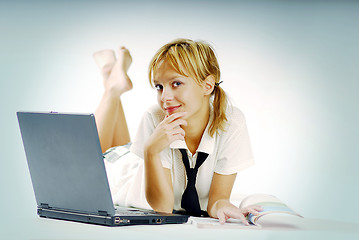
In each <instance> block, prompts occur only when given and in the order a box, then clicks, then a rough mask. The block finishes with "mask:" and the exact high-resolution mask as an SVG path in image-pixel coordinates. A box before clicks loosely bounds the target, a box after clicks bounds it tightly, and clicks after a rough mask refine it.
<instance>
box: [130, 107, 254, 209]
mask: <svg viewBox="0 0 359 240" xmlns="http://www.w3.org/2000/svg"><path fill="white" fill-rule="evenodd" d="M212 112H213V110H211V112H210V120H209V122H208V125H207V127H206V129H205V132H204V134H203V136H202V139H201V142H200V144H199V146H198V149H197V151H196V153H195V154H194V155H192V153H191V152H190V151H189V150H188V147H187V145H186V143H185V142H184V141H176V142H173V143H172V144H171V145H170V147H168V148H166V149H164V150H163V151H162V152H161V153H160V158H161V162H162V166H163V167H165V168H168V169H171V174H172V184H173V191H174V197H175V202H174V209H175V210H181V209H182V208H181V198H182V194H183V192H184V190H185V188H186V184H187V183H186V181H187V177H186V172H185V168H184V165H183V162H182V156H181V153H180V151H179V150H178V149H179V148H184V149H187V154H188V158H189V162H190V166H191V167H194V166H195V163H196V158H197V152H198V151H200V152H205V153H208V154H209V155H208V157H207V159H206V161H205V162H204V163H203V164H202V166H201V167H200V168H199V170H198V174H197V180H196V189H197V192H198V196H199V199H200V205H201V209H202V210H205V211H206V210H207V204H208V195H209V190H210V187H211V183H212V178H213V173H218V174H223V175H229V174H234V173H237V172H239V171H241V170H243V169H245V168H247V167H249V166H251V165H253V164H254V161H253V154H252V150H251V145H250V141H249V136H248V130H247V126H246V121H245V118H244V115H243V113H242V112H241V111H240V110H239V109H238V108H236V107H229V108H228V110H227V119H228V124H227V126H226V130H225V131H219V133H218V134H215V135H214V136H213V137H211V136H210V135H209V133H208V128H209V126H210V123H211V121H212V118H213V117H212V115H213V114H212ZM164 118H165V113H164V112H163V110H162V109H161V108H160V107H159V106H157V105H156V106H153V107H151V108H149V109H148V110H147V111H146V112H145V114H144V116H143V118H142V121H141V123H140V126H139V128H138V131H137V135H136V138H135V141H134V142H133V143H132V146H131V149H130V150H131V152H133V153H135V154H136V155H138V156H139V157H140V158H142V159H143V158H144V155H143V154H144V153H143V152H144V144H145V142H146V141H147V139H148V138H149V137H150V136H151V134H152V133H153V131H154V129H155V128H156V126H157V125H158V124H159V123H160V122H161V121H162V120H163V119H164Z"/></svg>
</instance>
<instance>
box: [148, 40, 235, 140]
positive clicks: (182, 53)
mask: <svg viewBox="0 0 359 240" xmlns="http://www.w3.org/2000/svg"><path fill="white" fill-rule="evenodd" d="M164 60H166V61H167V62H168V63H169V64H170V65H171V66H172V67H173V69H174V70H175V71H176V72H178V73H179V74H181V75H183V76H186V77H191V78H193V79H194V80H195V81H196V82H197V83H198V84H199V85H202V84H203V82H204V80H205V79H206V78H207V77H208V76H210V75H212V76H213V77H214V79H215V83H216V85H215V87H214V90H213V92H212V95H213V103H212V104H213V113H214V114H213V115H214V116H213V121H212V123H211V125H210V127H209V134H210V135H211V136H212V137H213V135H214V134H215V133H218V130H223V131H224V129H225V124H226V122H227V116H226V109H227V104H228V101H227V96H226V93H225V92H224V91H223V89H222V88H221V87H220V86H219V80H220V75H221V72H220V70H219V65H218V61H217V57H216V55H215V52H214V50H213V48H212V47H211V46H210V45H209V44H208V43H206V42H203V41H193V40H190V39H176V40H174V41H172V42H170V43H167V44H166V45H164V46H163V47H161V48H160V49H159V50H158V51H157V52H156V54H155V56H154V57H153V58H152V60H151V62H150V65H149V68H148V76H149V80H150V84H151V86H152V87H153V86H154V84H153V76H154V75H155V72H156V71H157V69H158V67H159V65H160V64H161V63H162V61H164ZM182 68H184V69H182ZM187 74H188V75H189V76H188V75H187Z"/></svg>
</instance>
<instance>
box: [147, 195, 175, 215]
mask: <svg viewBox="0 0 359 240" xmlns="http://www.w3.org/2000/svg"><path fill="white" fill-rule="evenodd" d="M146 200H147V202H148V204H149V205H150V206H151V208H152V209H153V210H154V211H156V212H162V213H172V211H173V206H174V199H173V198H158V196H151V194H146Z"/></svg>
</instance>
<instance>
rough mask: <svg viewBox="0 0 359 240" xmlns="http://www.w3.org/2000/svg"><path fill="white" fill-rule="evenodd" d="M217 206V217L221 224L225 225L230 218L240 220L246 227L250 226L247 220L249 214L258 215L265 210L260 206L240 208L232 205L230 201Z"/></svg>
mask: <svg viewBox="0 0 359 240" xmlns="http://www.w3.org/2000/svg"><path fill="white" fill-rule="evenodd" d="M218 204H219V205H218V206H217V217H218V219H219V222H220V223H221V224H224V223H225V222H226V221H227V220H228V219H229V218H235V219H240V220H241V221H242V222H243V224H244V225H246V226H248V225H249V223H248V221H247V219H246V217H247V216H248V214H250V213H252V214H253V215H256V216H257V215H258V214H259V212H260V211H263V209H262V208H261V207H260V206H248V207H245V208H238V207H236V206H234V205H233V204H231V203H230V202H229V201H221V203H218Z"/></svg>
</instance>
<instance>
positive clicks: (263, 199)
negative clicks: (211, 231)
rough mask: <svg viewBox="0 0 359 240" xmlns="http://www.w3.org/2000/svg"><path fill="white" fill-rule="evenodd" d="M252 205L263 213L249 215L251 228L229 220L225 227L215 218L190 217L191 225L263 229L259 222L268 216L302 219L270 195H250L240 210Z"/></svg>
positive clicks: (235, 220) (240, 222)
mask: <svg viewBox="0 0 359 240" xmlns="http://www.w3.org/2000/svg"><path fill="white" fill-rule="evenodd" d="M250 205H258V206H261V207H262V209H263V211H261V212H260V213H259V215H257V216H256V215H253V214H248V216H247V220H248V222H249V223H250V226H245V225H244V224H243V223H242V221H241V220H239V219H228V220H227V222H226V223H225V224H224V225H221V224H220V223H219V221H218V219H213V218H198V217H190V219H189V223H191V224H194V225H196V226H197V227H198V228H213V227H216V226H217V227H221V228H246V229H247V228H261V226H260V224H258V220H259V219H260V218H261V217H263V216H265V215H268V214H275V213H277V214H278V213H279V214H283V213H284V214H290V215H294V216H298V217H302V216H301V215H299V214H298V213H296V212H295V211H294V210H292V209H291V208H289V207H288V206H287V205H286V204H284V203H283V202H282V201H280V200H279V199H278V198H277V197H275V196H272V195H268V194H253V195H249V196H247V197H246V198H244V199H243V200H242V201H241V204H240V205H239V207H240V208H244V207H247V206H250Z"/></svg>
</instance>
